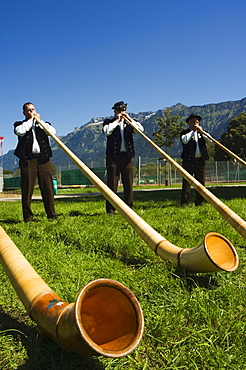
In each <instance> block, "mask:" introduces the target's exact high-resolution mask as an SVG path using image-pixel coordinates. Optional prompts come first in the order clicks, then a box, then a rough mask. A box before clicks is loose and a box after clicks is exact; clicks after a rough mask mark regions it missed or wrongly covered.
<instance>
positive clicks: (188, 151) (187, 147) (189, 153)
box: [180, 128, 209, 161]
mask: <svg viewBox="0 0 246 370" xmlns="http://www.w3.org/2000/svg"><path fill="white" fill-rule="evenodd" d="M190 131H191V130H190V129H189V128H188V129H186V130H183V131H182V132H181V134H180V140H181V137H182V136H183V135H185V134H188V132H190ZM200 136H201V137H198V145H199V148H200V152H201V156H202V158H203V159H204V160H205V161H206V160H207V159H208V158H209V155H208V151H207V148H206V142H205V139H204V137H203V136H202V135H200ZM181 143H182V146H183V151H182V153H181V158H182V159H184V160H186V161H192V160H193V159H195V153H196V142H195V140H193V139H191V140H190V141H189V142H188V143H187V144H184V143H183V142H182V140H181Z"/></svg>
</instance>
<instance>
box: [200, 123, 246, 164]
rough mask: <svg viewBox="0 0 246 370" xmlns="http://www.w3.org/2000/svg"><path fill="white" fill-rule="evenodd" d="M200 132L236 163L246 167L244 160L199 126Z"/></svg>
mask: <svg viewBox="0 0 246 370" xmlns="http://www.w3.org/2000/svg"><path fill="white" fill-rule="evenodd" d="M198 131H199V132H200V133H201V134H203V135H205V136H207V137H208V138H209V139H210V140H212V141H213V142H214V143H215V144H217V145H218V146H219V147H220V148H221V149H223V150H224V151H225V152H226V153H227V154H229V155H230V156H231V157H232V158H234V159H235V160H236V161H238V162H239V163H241V164H242V165H244V166H245V167H246V162H245V161H244V160H243V159H242V158H240V157H238V155H236V154H235V153H233V152H232V151H231V150H230V149H228V148H227V147H226V146H224V145H222V144H221V143H220V142H219V141H217V140H215V139H214V138H213V137H212V136H211V135H210V134H209V133H208V132H206V131H204V130H203V129H202V128H201V127H200V126H198Z"/></svg>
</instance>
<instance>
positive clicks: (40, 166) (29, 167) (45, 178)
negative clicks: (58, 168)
mask: <svg viewBox="0 0 246 370" xmlns="http://www.w3.org/2000/svg"><path fill="white" fill-rule="evenodd" d="M19 165H20V171H21V192H22V212H23V218H24V221H32V219H33V213H32V210H31V201H32V194H33V189H34V185H35V182H36V178H37V177H38V183H39V187H40V191H41V195H42V199H43V202H44V208H45V212H46V214H47V217H48V218H56V213H55V206H54V187H53V180H52V165H51V162H50V161H48V162H46V163H41V161H40V156H38V155H37V156H34V157H33V159H30V160H27V161H23V160H20V163H19Z"/></svg>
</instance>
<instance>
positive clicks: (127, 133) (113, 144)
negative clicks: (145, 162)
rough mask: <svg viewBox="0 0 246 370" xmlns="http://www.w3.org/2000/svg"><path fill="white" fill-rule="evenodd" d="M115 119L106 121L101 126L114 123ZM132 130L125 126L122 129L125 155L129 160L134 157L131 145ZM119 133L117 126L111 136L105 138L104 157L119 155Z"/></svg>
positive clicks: (132, 144) (132, 145)
mask: <svg viewBox="0 0 246 370" xmlns="http://www.w3.org/2000/svg"><path fill="white" fill-rule="evenodd" d="M114 121H115V118H112V119H106V120H105V121H104V122H103V126H105V125H108V124H109V123H111V122H114ZM132 133H133V128H132V127H131V126H130V125H128V124H126V126H125V128H124V140H125V147H126V153H127V155H128V157H129V158H132V157H134V155H135V151H134V143H133V135H132ZM121 140H122V137H121V133H120V128H119V126H117V127H116V128H115V129H114V131H113V132H112V134H111V135H109V136H107V148H106V156H108V157H117V156H118V155H119V154H120V148H121Z"/></svg>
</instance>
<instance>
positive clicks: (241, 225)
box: [122, 114, 246, 239]
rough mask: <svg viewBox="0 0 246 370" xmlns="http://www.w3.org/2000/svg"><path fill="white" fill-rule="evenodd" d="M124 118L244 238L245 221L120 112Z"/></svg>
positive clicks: (245, 236) (245, 233) (245, 231)
mask: <svg viewBox="0 0 246 370" xmlns="http://www.w3.org/2000/svg"><path fill="white" fill-rule="evenodd" d="M122 115H123V117H124V119H125V120H126V121H127V122H128V123H129V124H130V125H131V126H132V127H133V128H134V130H135V131H137V132H138V133H139V134H140V135H142V136H143V138H144V139H145V140H146V141H147V142H148V143H149V144H150V145H151V146H152V147H153V148H154V149H155V150H156V151H157V152H158V153H159V154H160V155H161V156H162V157H164V158H165V159H166V160H167V161H168V162H169V163H171V164H172V165H173V166H174V167H175V168H176V170H177V171H178V172H179V173H180V174H181V175H182V176H183V177H184V178H185V180H186V181H188V182H189V183H190V184H191V185H192V186H193V187H194V189H195V190H196V191H198V193H200V194H201V195H202V196H203V197H204V198H205V199H206V200H207V202H208V203H210V204H211V205H212V206H213V207H214V208H215V209H216V210H217V211H218V212H219V213H220V214H221V215H222V216H223V217H224V218H225V219H226V221H228V222H229V223H230V224H231V226H232V227H234V229H235V230H236V231H237V232H238V233H239V234H240V235H242V236H243V237H244V238H245V239H246V222H245V221H244V220H243V219H242V218H241V217H239V216H238V215H237V214H236V213H235V212H233V211H232V210H231V209H230V208H229V207H227V206H226V205H225V204H224V203H223V202H221V201H220V200H219V199H218V198H217V197H216V196H215V195H214V194H212V193H211V192H210V191H209V190H208V189H206V188H205V186H203V185H202V184H201V183H200V182H199V181H197V180H196V179H195V178H194V177H193V176H192V175H190V174H189V172H187V171H186V170H184V169H183V167H182V166H180V165H179V164H178V163H177V162H176V161H175V160H174V159H172V158H171V157H170V156H169V155H168V154H167V153H165V152H164V151H163V150H162V149H161V148H160V147H159V146H158V145H156V144H155V143H154V142H153V141H152V140H150V139H149V138H148V136H146V135H145V134H144V133H143V132H141V131H140V130H138V129H137V128H136V127H135V126H134V124H133V123H132V121H130V120H129V119H128V117H126V116H125V115H124V114H122Z"/></svg>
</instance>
